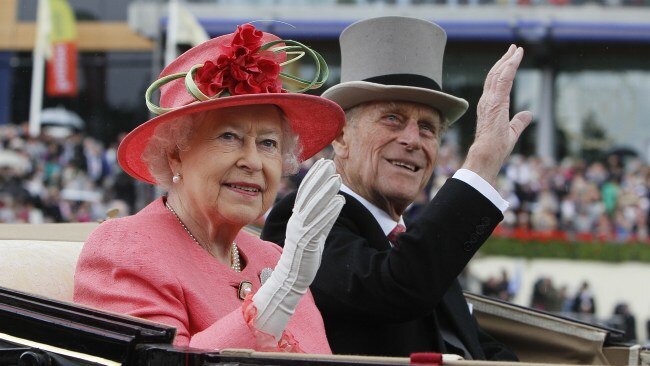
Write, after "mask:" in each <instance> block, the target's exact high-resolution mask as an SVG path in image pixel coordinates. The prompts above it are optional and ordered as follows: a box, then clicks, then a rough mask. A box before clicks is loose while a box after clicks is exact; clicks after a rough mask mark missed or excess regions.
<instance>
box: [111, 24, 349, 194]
mask: <svg viewBox="0 0 650 366" xmlns="http://www.w3.org/2000/svg"><path fill="white" fill-rule="evenodd" d="M305 55H307V56H310V57H311V58H312V59H313V60H314V62H315V64H316V75H315V76H314V78H313V79H312V80H304V79H301V78H298V77H296V76H293V75H290V74H287V73H285V72H282V70H281V69H282V67H283V66H284V65H287V64H288V63H291V62H293V61H296V60H298V59H300V58H301V57H303V56H305ZM327 76H328V69H327V64H326V63H325V60H323V58H322V57H321V55H320V54H318V53H317V52H315V51H313V50H311V49H310V48H308V47H307V46H304V45H302V44H300V43H298V42H296V41H290V40H281V39H279V38H278V37H276V36H275V35H273V34H269V33H265V32H261V31H259V30H257V29H255V27H254V26H252V25H251V24H244V25H241V26H238V27H237V31H235V32H234V33H231V34H226V35H223V36H220V37H217V38H214V39H211V40H209V41H206V42H204V43H202V44H200V45H198V46H196V47H193V48H192V49H190V50H188V51H187V52H185V53H183V54H182V55H180V56H179V57H178V58H177V59H176V60H174V61H173V62H172V63H171V64H169V65H168V66H167V67H166V68H165V69H164V70H163V71H162V72H161V73H160V78H159V79H158V80H157V81H156V82H154V83H153V84H151V86H150V87H149V88H148V89H147V92H146V94H145V99H146V103H147V107H148V108H149V110H151V111H152V112H153V113H155V114H158V116H157V117H154V118H152V119H151V120H149V121H147V122H145V123H143V124H141V125H140V126H138V127H136V128H135V129H134V130H133V131H131V132H130V133H129V134H128V135H126V137H124V139H123V140H122V142H121V143H120V146H119V148H118V152H117V159H118V161H119V163H120V165H121V166H122V168H123V169H124V171H126V172H127V173H128V174H129V175H131V176H132V177H134V178H136V179H138V180H141V181H144V182H147V183H151V184H156V181H155V179H154V178H153V176H152V175H151V174H150V172H149V169H148V167H147V164H146V163H145V162H144V161H143V160H142V153H143V152H144V150H145V147H146V146H147V143H148V142H149V139H150V138H151V136H152V135H153V134H154V131H155V129H156V128H157V127H158V126H159V125H161V124H164V123H170V122H173V121H174V120H176V119H177V118H179V117H181V116H184V115H188V114H194V113H199V112H205V111H210V110H215V109H221V108H227V107H236V106H245V105H259V104H272V105H276V106H278V107H279V108H281V109H282V111H283V112H284V114H285V115H286V117H287V119H288V120H289V122H290V123H291V127H292V129H293V131H294V132H295V133H296V134H297V135H298V138H299V143H300V146H301V148H302V153H301V154H300V156H299V160H300V161H304V160H306V159H309V158H310V157H312V156H313V155H314V154H316V153H317V152H319V151H320V150H322V149H323V148H325V147H326V146H327V145H329V144H330V143H331V142H332V140H334V138H335V137H336V136H337V135H338V134H339V132H340V131H341V129H342V128H343V124H344V123H345V115H344V113H343V110H342V109H341V107H339V106H338V105H337V104H336V103H334V102H332V101H329V100H327V99H323V98H321V97H317V96H313V95H307V94H300V93H302V92H305V91H307V90H309V89H314V88H317V87H320V86H321V85H322V84H323V83H324V82H325V80H327ZM283 81H285V82H287V84H289V85H292V86H293V87H294V88H296V87H297V88H298V90H294V91H293V92H292V91H289V90H287V89H286V88H285V87H283V83H282V82H283ZM158 88H160V106H157V105H155V104H153V103H152V102H151V95H152V94H153V92H154V91H155V90H156V89H158Z"/></svg>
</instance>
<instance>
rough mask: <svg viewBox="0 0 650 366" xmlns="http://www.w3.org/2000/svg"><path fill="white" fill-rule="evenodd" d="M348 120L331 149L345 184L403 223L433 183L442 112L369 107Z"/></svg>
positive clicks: (409, 106)
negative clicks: (410, 207)
mask: <svg viewBox="0 0 650 366" xmlns="http://www.w3.org/2000/svg"><path fill="white" fill-rule="evenodd" d="M347 117H348V120H347V122H346V125H345V127H344V129H343V134H342V135H340V136H339V137H338V138H337V139H336V140H335V141H334V143H333V146H334V151H335V162H336V164H337V169H338V171H339V173H340V174H341V176H342V178H343V182H344V183H345V184H346V185H347V186H348V187H350V188H351V189H352V190H353V191H355V192H356V193H358V194H360V195H361V196H362V197H364V198H366V199H367V200H368V201H370V202H372V203H373V204H375V205H376V206H378V207H379V208H381V209H383V210H384V211H386V212H387V213H388V214H389V215H391V216H392V217H394V218H397V217H399V216H400V215H401V214H402V213H403V212H404V210H405V209H406V207H407V206H408V205H409V204H410V203H411V202H413V200H415V198H416V197H417V195H418V193H419V192H420V191H421V190H422V189H423V188H424V186H425V185H426V183H427V181H428V180H429V178H430V177H431V173H432V171H433V166H434V163H435V161H436V158H437V155H438V148H439V141H440V133H442V123H443V122H442V120H441V117H440V114H439V112H438V111H436V110H435V109H433V108H432V107H429V106H425V105H422V104H418V103H408V102H370V103H365V104H362V105H359V106H357V107H355V108H354V109H353V110H351V111H348V114H347Z"/></svg>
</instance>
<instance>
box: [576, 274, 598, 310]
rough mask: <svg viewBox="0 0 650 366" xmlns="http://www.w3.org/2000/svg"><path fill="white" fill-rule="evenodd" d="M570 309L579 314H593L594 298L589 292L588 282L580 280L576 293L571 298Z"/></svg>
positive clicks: (594, 307) (594, 308)
mask: <svg viewBox="0 0 650 366" xmlns="http://www.w3.org/2000/svg"><path fill="white" fill-rule="evenodd" d="M571 311H572V312H574V313H576V314H577V315H578V316H580V315H585V314H586V315H593V314H595V313H596V300H595V299H594V295H593V294H592V293H591V289H590V288H589V283H588V282H587V281H584V282H582V285H580V289H579V290H578V293H577V294H576V296H575V297H574V298H573V305H571Z"/></svg>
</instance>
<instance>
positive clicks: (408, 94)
mask: <svg viewBox="0 0 650 366" xmlns="http://www.w3.org/2000/svg"><path fill="white" fill-rule="evenodd" d="M321 96H322V97H323V98H326V99H329V100H331V101H333V102H335V103H336V104H338V105H340V106H341V108H343V109H348V108H351V107H354V106H355V105H359V104H361V103H365V102H372V101H387V102H388V101H394V102H399V101H401V102H412V103H421V104H424V105H428V106H431V107H433V108H436V109H438V110H439V111H440V112H441V113H442V115H443V116H444V117H445V119H446V121H447V124H448V125H451V124H452V123H454V122H456V121H457V120H458V119H459V118H460V117H461V116H462V115H463V114H465V112H466V111H467V108H468V107H469V103H467V101H466V100H465V99H462V98H458V97H455V96H453V95H450V94H446V93H443V92H439V91H435V90H431V89H425V88H418V87H413V86H400V85H383V84H377V83H371V82H367V81H347V82H344V83H340V84H338V85H335V86H333V87H331V88H329V89H327V90H326V91H325V92H323V94H322V95H321Z"/></svg>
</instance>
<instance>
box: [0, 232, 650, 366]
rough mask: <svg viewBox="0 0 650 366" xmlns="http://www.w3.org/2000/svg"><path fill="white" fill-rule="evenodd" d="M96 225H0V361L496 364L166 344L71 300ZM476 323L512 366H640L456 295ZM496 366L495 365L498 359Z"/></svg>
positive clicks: (637, 358) (605, 348)
mask: <svg viewBox="0 0 650 366" xmlns="http://www.w3.org/2000/svg"><path fill="white" fill-rule="evenodd" d="M96 225H97V224H96V223H86V224H42V225H20V224H16V225H11V224H3V225H0V253H2V254H1V255H0V365H143V366H144V365H287V366H289V365H403V364H448V365H496V364H500V363H498V362H487V361H470V360H462V359H459V357H455V356H454V355H439V354H414V355H412V356H411V357H410V358H407V357H404V358H395V357H365V356H346V355H335V356H331V355H328V356H325V355H309V354H307V355H304V354H302V355H299V354H278V353H260V352H253V351H251V350H235V349H232V350H231V349H228V350H220V351H209V350H199V349H190V348H179V347H175V346H172V345H171V343H172V340H173V338H174V334H175V329H173V328H171V327H168V326H164V325H161V324H156V323H152V322H148V321H143V320H141V319H136V318H133V317H128V316H123V315H118V314H113V313H108V312H104V311H98V310H95V309H90V308H88V307H83V306H79V305H76V304H73V303H72V291H73V276H74V270H75V265H76V261H77V257H78V255H79V253H80V252H81V248H82V246H83V241H84V240H85V238H86V237H87V236H88V234H89V233H90V231H92V230H93V229H94V228H95V227H96ZM466 298H467V300H468V302H470V303H471V304H472V306H473V309H474V314H475V315H476V317H477V319H478V321H479V323H480V324H481V326H482V327H483V328H485V329H486V330H487V331H488V332H489V333H490V334H492V335H493V336H494V337H495V338H497V339H498V340H500V341H501V342H503V343H505V344H507V345H508V346H509V347H510V348H511V349H513V350H514V351H515V353H517V355H518V356H519V358H520V360H521V361H522V362H520V363H518V364H519V365H522V366H524V365H541V364H571V365H643V366H650V350H647V349H643V348H642V347H640V346H639V345H629V344H624V343H622V342H620V339H621V335H622V332H619V331H617V330H614V329H608V328H603V327H599V326H595V325H591V324H586V323H583V322H579V321H576V320H572V319H568V318H564V317H559V316H556V315H553V314H549V313H544V312H540V311H536V310H533V309H530V308H526V307H521V306H517V305H513V304H510V303H506V302H501V301H498V300H494V299H490V298H486V297H482V296H477V295H474V294H469V293H467V294H466ZM501 364H502V363H501Z"/></svg>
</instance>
